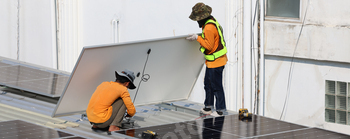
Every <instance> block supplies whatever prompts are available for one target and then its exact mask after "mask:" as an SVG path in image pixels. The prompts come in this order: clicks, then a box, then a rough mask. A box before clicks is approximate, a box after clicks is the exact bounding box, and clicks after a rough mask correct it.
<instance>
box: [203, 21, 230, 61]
mask: <svg viewBox="0 0 350 139" xmlns="http://www.w3.org/2000/svg"><path fill="white" fill-rule="evenodd" d="M208 23H212V24H214V25H215V26H216V29H217V30H218V33H219V36H220V42H219V46H218V47H217V48H216V50H215V52H214V53H212V54H208V52H207V50H206V49H205V48H204V47H201V48H200V50H201V52H202V53H203V54H204V57H205V59H206V60H208V61H214V60H215V59H217V58H219V57H221V56H223V55H225V54H226V53H227V49H226V44H225V40H224V36H223V35H222V28H221V26H220V24H219V23H218V22H216V21H214V20H212V19H209V20H208V21H207V22H205V24H204V25H203V30H202V38H203V39H204V38H205V36H204V27H205V25H206V24H208Z"/></svg>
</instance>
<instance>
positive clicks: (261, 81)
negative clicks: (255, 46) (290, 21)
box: [259, 0, 265, 116]
mask: <svg viewBox="0 0 350 139" xmlns="http://www.w3.org/2000/svg"><path fill="white" fill-rule="evenodd" d="M264 22H265V0H260V34H259V35H260V67H259V68H260V70H259V71H260V73H259V74H260V78H259V90H260V93H259V94H262V99H263V101H262V105H260V107H262V115H263V116H265V57H264V54H265V41H264V39H265V38H264V34H265V32H264ZM260 110H261V108H260Z"/></svg>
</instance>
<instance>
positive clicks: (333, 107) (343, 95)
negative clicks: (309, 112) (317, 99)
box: [325, 80, 350, 125]
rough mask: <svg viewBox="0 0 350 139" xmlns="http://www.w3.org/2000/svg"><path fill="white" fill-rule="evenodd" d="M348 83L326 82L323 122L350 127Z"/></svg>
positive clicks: (349, 91)
mask: <svg viewBox="0 0 350 139" xmlns="http://www.w3.org/2000/svg"><path fill="white" fill-rule="evenodd" d="M349 87H350V83H346V82H340V81H329V80H326V90H325V95H326V96H325V99H326V100H325V120H326V121H327V122H331V123H338V124H344V125H350V89H349Z"/></svg>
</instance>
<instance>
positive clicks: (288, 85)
mask: <svg viewBox="0 0 350 139" xmlns="http://www.w3.org/2000/svg"><path fill="white" fill-rule="evenodd" d="M309 5H310V0H308V2H307V6H306V10H305V14H304V19H303V23H302V25H301V29H300V32H299V36H298V39H297V43H296V44H295V47H294V52H293V56H292V60H291V62H290V67H289V74H288V84H287V93H286V97H285V99H284V105H283V109H282V112H281V116H280V120H281V119H282V115H283V113H284V109H285V108H286V103H287V98H288V97H289V94H290V83H291V76H292V72H291V71H292V67H293V66H292V65H293V61H294V55H295V51H296V50H297V47H298V44H299V39H300V36H301V32H302V31H303V28H304V23H305V18H306V13H307V10H308V9H309Z"/></svg>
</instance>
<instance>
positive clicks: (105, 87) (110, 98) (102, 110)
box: [86, 81, 136, 123]
mask: <svg viewBox="0 0 350 139" xmlns="http://www.w3.org/2000/svg"><path fill="white" fill-rule="evenodd" d="M118 98H122V99H123V101H124V104H125V106H126V108H127V110H128V114H129V115H131V116H134V114H135V113H136V110H135V106H134V104H133V103H132V101H131V99H130V94H129V91H128V89H127V88H126V87H125V86H123V85H122V84H120V83H117V82H113V81H110V82H103V83H101V84H100V85H99V86H98V87H97V88H96V90H95V92H94V94H92V96H91V98H90V101H89V104H88V107H87V109H86V115H87V117H88V119H89V121H90V122H93V123H104V122H106V121H107V120H108V119H109V118H110V117H111V115H112V110H113V108H112V103H113V102H114V101H115V100H117V99H118Z"/></svg>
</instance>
